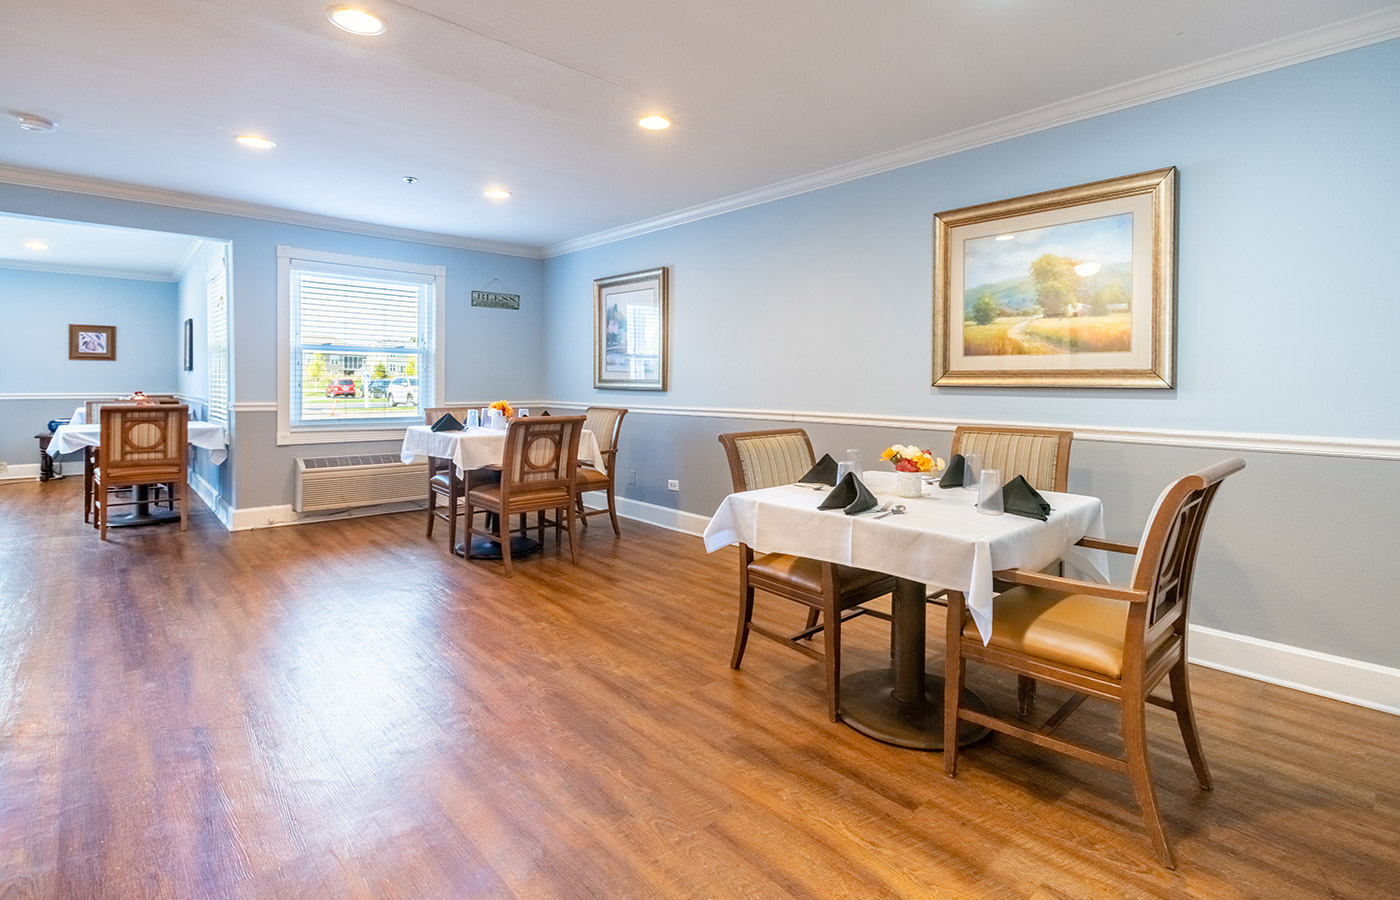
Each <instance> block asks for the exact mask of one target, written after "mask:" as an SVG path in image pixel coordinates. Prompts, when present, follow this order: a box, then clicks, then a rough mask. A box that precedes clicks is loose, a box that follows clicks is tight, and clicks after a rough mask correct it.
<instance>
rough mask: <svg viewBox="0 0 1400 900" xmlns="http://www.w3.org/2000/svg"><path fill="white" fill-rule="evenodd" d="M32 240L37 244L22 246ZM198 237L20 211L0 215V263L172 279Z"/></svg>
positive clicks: (196, 245) (1, 265) (198, 241)
mask: <svg viewBox="0 0 1400 900" xmlns="http://www.w3.org/2000/svg"><path fill="white" fill-rule="evenodd" d="M31 241H37V242H39V243H42V244H45V245H46V246H45V247H44V248H43V249H38V248H32V247H26V246H25V244H26V243H29V242H31ZM203 244H204V240H203V239H202V238H197V237H191V236H189V235H185V234H166V233H164V232H160V231H141V230H139V229H136V228H108V227H106V226H102V225H82V224H79V223H77V222H55V221H52V220H49V219H33V218H27V217H24V216H0V268H10V269H39V270H42V271H46V272H74V273H80V274H85V275H107V276H112V277H116V278H143V279H146V280H148V281H176V280H178V279H179V277H180V276H181V275H182V274H184V271H185V268H186V267H187V266H188V265H189V264H190V262H191V261H192V260H193V259H194V257H195V254H196V252H197V251H198V249H199V248H200V247H201V246H203Z"/></svg>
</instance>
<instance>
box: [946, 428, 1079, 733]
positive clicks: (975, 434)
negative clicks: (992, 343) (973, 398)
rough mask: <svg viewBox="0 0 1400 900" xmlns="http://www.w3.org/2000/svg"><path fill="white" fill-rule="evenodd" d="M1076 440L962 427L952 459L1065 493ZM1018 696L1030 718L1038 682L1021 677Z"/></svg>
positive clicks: (1044, 431)
mask: <svg viewBox="0 0 1400 900" xmlns="http://www.w3.org/2000/svg"><path fill="white" fill-rule="evenodd" d="M1073 440H1074V432H1073V431H1059V430H1054V429H1049V428H994V427H991V426H985V425H959V426H958V427H957V428H956V429H955V430H954V431H953V446H952V448H951V449H950V450H949V455H952V454H956V453H961V454H963V455H964V456H966V455H967V454H969V453H978V454H981V456H982V468H984V469H997V470H998V471H1000V472H1001V483H1002V484H1006V483H1007V482H1008V481H1010V480H1011V479H1013V478H1015V477H1016V476H1017V475H1020V476H1022V477H1024V478H1025V479H1026V483H1027V484H1029V485H1030V486H1031V487H1033V488H1035V489H1036V490H1037V491H1059V492H1064V491H1066V490H1068V489H1069V447H1070V443H1071V442H1072V441H1073ZM1046 571H1052V572H1054V573H1055V574H1057V575H1058V574H1061V573H1062V572H1063V569H1062V567H1061V566H1060V564H1059V563H1058V562H1057V563H1052V564H1051V566H1050V567H1049V568H1047V569H1046ZM994 587H995V589H996V590H1004V589H1005V588H1006V587H1009V585H1002V584H995V585H994ZM947 593H948V592H947V591H936V592H934V593H933V594H930V595H929V598H928V599H929V602H930V603H933V604H937V605H940V606H941V605H944V604H946V603H947ZM1016 695H1017V698H1018V699H1017V705H1018V706H1019V708H1020V711H1021V715H1023V716H1025V715H1029V714H1030V712H1031V710H1032V709H1033V708H1034V706H1035V679H1033V678H1026V677H1024V676H1022V677H1021V679H1020V680H1019V682H1018V684H1017V689H1016Z"/></svg>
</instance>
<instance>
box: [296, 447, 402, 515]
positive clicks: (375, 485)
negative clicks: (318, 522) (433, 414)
mask: <svg viewBox="0 0 1400 900" xmlns="http://www.w3.org/2000/svg"><path fill="white" fill-rule="evenodd" d="M427 496H428V463H427V461H426V460H424V461H419V462H416V463H412V464H410V465H404V463H403V462H402V461H401V460H400V459H399V457H398V455H397V454H394V453H368V454H362V455H360V456H321V457H311V458H298V459H297V499H296V506H295V507H294V508H295V509H296V511H297V512H314V511H316V510H323V509H350V508H352V507H357V506H374V505H375V504H378V503H396V502H399V501H403V500H423V499H425V498H426V497H427Z"/></svg>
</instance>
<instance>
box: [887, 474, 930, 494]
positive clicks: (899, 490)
mask: <svg viewBox="0 0 1400 900" xmlns="http://www.w3.org/2000/svg"><path fill="white" fill-rule="evenodd" d="M894 492H895V495H896V496H899V497H907V498H912V497H922V496H923V495H924V473H922V472H895V473H894Z"/></svg>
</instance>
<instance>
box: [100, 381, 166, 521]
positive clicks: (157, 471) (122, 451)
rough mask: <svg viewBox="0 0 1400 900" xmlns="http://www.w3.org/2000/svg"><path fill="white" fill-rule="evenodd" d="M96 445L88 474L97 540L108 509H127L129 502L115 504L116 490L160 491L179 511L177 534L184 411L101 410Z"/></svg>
mask: <svg viewBox="0 0 1400 900" xmlns="http://www.w3.org/2000/svg"><path fill="white" fill-rule="evenodd" d="M98 415H99V416H100V417H101V429H102V431H101V435H102V436H101V443H100V444H99V445H98V448H97V466H96V468H95V469H94V470H93V504H94V508H95V511H96V514H97V527H98V530H99V532H100V534H101V538H102V540H104V541H105V540H107V520H108V516H109V514H110V511H111V508H112V507H113V506H131V505H133V504H135V503H137V502H153V499H152V498H148V499H147V500H145V501H138V500H136V499H134V498H133V499H129V500H125V501H122V502H118V501H116V500H114V499H113V491H114V490H116V489H118V488H126V487H131V488H138V487H145V488H148V489H149V488H151V487H154V486H156V485H166V486H167V490H168V491H169V492H170V500H171V502H172V503H175V502H178V503H179V505H180V530H181V531H184V530H185V529H186V527H187V523H188V521H189V504H188V501H187V499H186V490H185V479H186V473H187V471H188V458H189V447H188V444H189V419H190V410H189V407H188V406H186V405H184V404H151V405H145V406H114V405H107V406H103V407H102V408H101V409H100V410H99V411H98Z"/></svg>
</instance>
